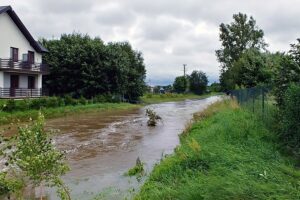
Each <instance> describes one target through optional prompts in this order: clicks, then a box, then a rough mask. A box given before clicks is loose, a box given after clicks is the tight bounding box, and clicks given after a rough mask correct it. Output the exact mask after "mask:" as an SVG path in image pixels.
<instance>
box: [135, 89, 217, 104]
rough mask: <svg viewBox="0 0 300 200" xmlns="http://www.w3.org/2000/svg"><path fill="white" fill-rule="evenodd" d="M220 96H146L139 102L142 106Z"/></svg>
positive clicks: (212, 94) (169, 94) (171, 94)
mask: <svg viewBox="0 0 300 200" xmlns="http://www.w3.org/2000/svg"><path fill="white" fill-rule="evenodd" d="M216 95H220V93H214V92H213V93H209V94H203V95H196V94H173V93H167V94H146V95H144V96H143V97H141V102H142V103H144V104H155V103H163V102H176V101H184V100H186V99H204V98H208V97H211V96H216Z"/></svg>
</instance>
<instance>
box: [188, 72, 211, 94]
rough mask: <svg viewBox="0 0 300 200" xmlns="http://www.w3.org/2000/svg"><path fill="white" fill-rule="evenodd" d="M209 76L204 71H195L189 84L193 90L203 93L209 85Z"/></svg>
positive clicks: (190, 77)
mask: <svg viewBox="0 0 300 200" xmlns="http://www.w3.org/2000/svg"><path fill="white" fill-rule="evenodd" d="M207 83H208V80H207V76H206V74H205V73H204V72H202V71H193V72H192V74H191V75H190V76H189V84H190V90H191V92H194V93H195V94H203V93H205V91H206V87H207Z"/></svg>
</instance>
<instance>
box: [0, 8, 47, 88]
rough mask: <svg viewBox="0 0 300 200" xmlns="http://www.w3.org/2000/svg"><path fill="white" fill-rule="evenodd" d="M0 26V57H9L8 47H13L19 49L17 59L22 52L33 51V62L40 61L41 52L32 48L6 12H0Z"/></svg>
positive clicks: (20, 58)
mask: <svg viewBox="0 0 300 200" xmlns="http://www.w3.org/2000/svg"><path fill="white" fill-rule="evenodd" d="M0 27H1V28H0V29H1V30H0V58H3V59H8V58H10V57H11V55H10V54H11V52H10V51H11V50H10V48H11V47H15V48H18V49H19V60H22V59H23V54H27V53H28V51H33V52H34V57H35V62H36V63H42V54H40V53H37V52H36V51H35V50H34V48H33V47H32V46H31V45H30V43H29V42H28V40H27V39H26V38H25V36H24V35H23V34H22V32H21V31H20V30H19V28H18V27H17V25H16V24H15V23H14V22H13V20H12V19H11V18H10V16H9V15H8V14H7V13H2V14H0ZM0 82H1V80H0ZM0 84H1V83H0Z"/></svg>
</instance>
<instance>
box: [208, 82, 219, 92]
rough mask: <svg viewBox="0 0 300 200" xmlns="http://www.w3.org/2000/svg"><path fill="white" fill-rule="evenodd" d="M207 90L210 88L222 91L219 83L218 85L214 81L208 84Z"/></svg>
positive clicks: (213, 90) (214, 90) (212, 90)
mask: <svg viewBox="0 0 300 200" xmlns="http://www.w3.org/2000/svg"><path fill="white" fill-rule="evenodd" d="M209 90H210V91H211V92H221V91H222V90H221V85H220V83H216V82H214V83H212V84H211V85H210V86H209Z"/></svg>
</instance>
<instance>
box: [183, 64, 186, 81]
mask: <svg viewBox="0 0 300 200" xmlns="http://www.w3.org/2000/svg"><path fill="white" fill-rule="evenodd" d="M185 75H186V64H183V76H184V78H185Z"/></svg>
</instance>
